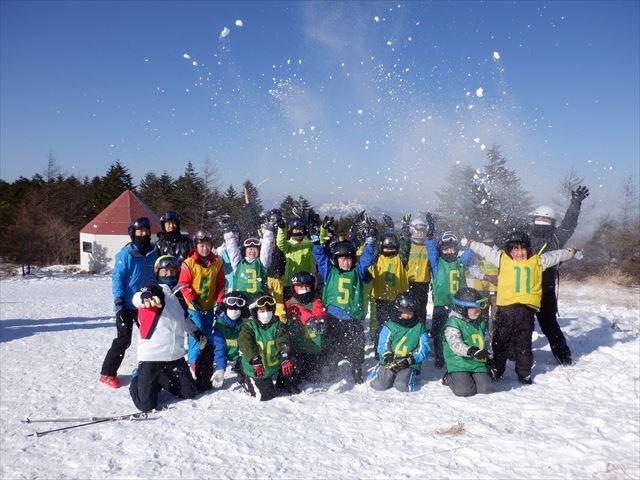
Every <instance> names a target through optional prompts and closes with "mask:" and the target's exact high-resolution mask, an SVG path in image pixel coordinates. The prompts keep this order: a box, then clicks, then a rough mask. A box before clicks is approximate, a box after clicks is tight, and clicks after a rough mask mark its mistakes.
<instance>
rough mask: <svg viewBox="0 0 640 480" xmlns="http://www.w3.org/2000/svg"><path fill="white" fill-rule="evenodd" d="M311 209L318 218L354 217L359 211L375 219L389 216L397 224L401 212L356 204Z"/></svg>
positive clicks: (328, 205) (344, 202) (325, 204)
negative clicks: (325, 216)
mask: <svg viewBox="0 0 640 480" xmlns="http://www.w3.org/2000/svg"><path fill="white" fill-rule="evenodd" d="M313 209H314V210H315V211H316V213H318V215H320V216H324V215H327V216H329V217H335V218H342V217H348V216H354V215H356V214H358V213H360V212H361V211H363V210H364V211H366V212H367V214H368V215H369V216H370V217H373V218H375V219H378V220H380V219H382V216H383V215H385V214H386V215H390V216H391V218H393V219H394V220H395V221H396V222H399V221H400V219H401V218H402V213H401V212H394V211H389V210H383V209H381V208H378V207H375V206H371V205H362V204H361V203H358V202H347V201H341V202H326V203H321V204H320V205H318V206H315V207H313Z"/></svg>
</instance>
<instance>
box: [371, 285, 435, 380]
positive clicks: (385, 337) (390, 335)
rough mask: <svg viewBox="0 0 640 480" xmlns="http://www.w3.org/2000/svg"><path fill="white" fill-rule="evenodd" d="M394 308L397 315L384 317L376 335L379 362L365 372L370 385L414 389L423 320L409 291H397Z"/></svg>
mask: <svg viewBox="0 0 640 480" xmlns="http://www.w3.org/2000/svg"><path fill="white" fill-rule="evenodd" d="M394 304H395V309H396V310H397V311H398V313H399V318H397V319H395V320H389V321H387V322H386V323H385V324H384V325H383V326H382V329H381V330H380V336H379V339H378V347H377V350H378V355H379V358H380V360H379V364H378V365H377V366H376V368H375V369H374V370H373V371H372V372H371V373H370V374H369V378H370V379H372V380H371V383H370V385H371V388H373V389H374V390H388V389H389V388H391V387H395V388H396V389H397V390H400V391H401V392H413V391H415V389H416V376H417V375H418V374H419V373H420V369H421V367H422V362H423V361H424V360H425V359H426V358H427V356H428V355H429V353H431V349H430V348H429V337H428V336H427V331H426V328H425V325H424V322H422V321H420V318H419V317H418V316H416V315H415V309H416V304H415V300H414V299H413V296H412V294H411V293H410V292H403V293H400V294H398V296H397V297H396V299H395V302H394Z"/></svg>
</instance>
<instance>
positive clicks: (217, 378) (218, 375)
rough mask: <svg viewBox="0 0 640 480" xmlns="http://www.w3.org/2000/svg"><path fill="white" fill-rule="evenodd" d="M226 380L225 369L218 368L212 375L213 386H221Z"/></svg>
mask: <svg viewBox="0 0 640 480" xmlns="http://www.w3.org/2000/svg"><path fill="white" fill-rule="evenodd" d="M223 382H224V370H216V371H215V372H214V374H213V376H212V377H211V384H212V385H213V388H220V387H221V386H222V383H223Z"/></svg>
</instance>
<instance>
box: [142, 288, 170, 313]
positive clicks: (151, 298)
mask: <svg viewBox="0 0 640 480" xmlns="http://www.w3.org/2000/svg"><path fill="white" fill-rule="evenodd" d="M140 300H141V301H142V304H143V305H144V307H146V308H151V307H157V308H162V301H163V300H164V293H163V292H162V289H161V288H160V287H158V286H157V285H153V286H151V287H144V288H142V289H141V290H140Z"/></svg>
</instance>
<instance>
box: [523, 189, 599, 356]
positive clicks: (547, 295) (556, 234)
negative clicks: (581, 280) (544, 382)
mask: <svg viewBox="0 0 640 480" xmlns="http://www.w3.org/2000/svg"><path fill="white" fill-rule="evenodd" d="M588 196H589V189H588V188H587V187H585V186H582V185H581V186H578V188H576V189H575V190H573V191H572V192H571V203H570V204H569V208H567V212H566V213H565V215H564V218H563V219H562V222H560V225H559V226H557V227H556V222H557V215H556V212H555V210H554V209H553V208H552V207H549V206H546V205H542V206H540V207H538V208H536V209H535V210H534V211H533V213H532V214H531V216H532V222H531V227H530V231H529V236H530V238H531V246H532V250H533V252H534V253H540V252H541V250H558V249H561V248H563V247H564V245H565V244H566V243H567V241H568V240H569V238H571V236H572V235H573V232H575V230H576V227H577V226H578V216H579V215H580V207H581V205H582V201H583V200H584V199H585V198H587V197H588ZM558 280H559V272H558V269H557V267H552V268H548V269H547V270H545V271H544V272H543V273H542V303H541V306H540V311H538V312H537V313H536V318H537V319H538V324H539V325H540V329H541V330H542V333H544V335H545V336H546V337H547V340H548V341H549V345H550V347H551V352H552V353H553V356H554V357H555V359H556V360H557V361H558V363H559V364H560V365H565V366H566V365H571V364H572V363H573V359H572V358H571V350H570V349H569V346H568V345H567V341H566V339H565V337H564V334H563V333H562V330H561V329H560V325H558V319H557V314H558V297H557V294H556V288H557V286H558Z"/></svg>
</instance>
